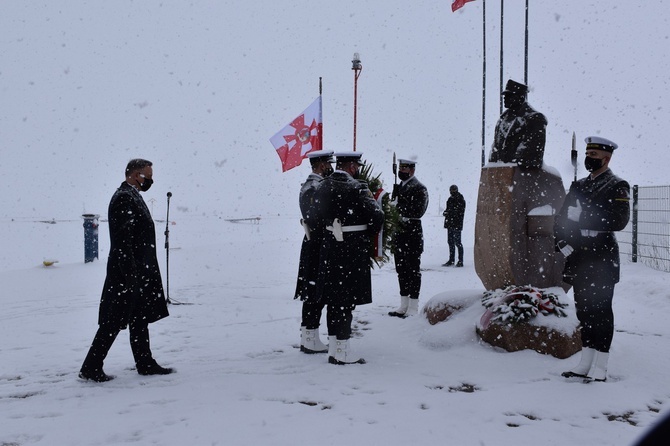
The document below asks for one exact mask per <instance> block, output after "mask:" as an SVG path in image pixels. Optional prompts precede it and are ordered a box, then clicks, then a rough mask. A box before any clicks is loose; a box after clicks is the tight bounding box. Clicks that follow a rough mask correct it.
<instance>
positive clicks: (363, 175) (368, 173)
mask: <svg viewBox="0 0 670 446" xmlns="http://www.w3.org/2000/svg"><path fill="white" fill-rule="evenodd" d="M380 176H381V174H379V175H375V174H374V173H373V166H372V164H366V165H365V166H363V167H361V170H360V172H359V175H358V179H359V181H362V182H364V183H367V185H368V188H369V189H370V192H372V196H373V197H377V196H378V195H379V194H380V193H381V194H382V199H381V206H382V210H383V211H384V225H383V226H382V255H381V256H377V254H376V250H375V240H374V238H373V240H371V242H370V262H371V264H372V265H377V266H378V267H381V266H382V265H383V264H384V263H386V262H388V261H389V260H390V255H389V254H390V253H392V252H393V234H394V233H395V232H396V230H397V229H398V228H399V225H400V218H399V217H400V214H399V213H398V210H397V209H396V208H395V206H392V205H391V196H390V194H389V193H388V192H386V191H384V183H383V181H382V180H381V178H380Z"/></svg>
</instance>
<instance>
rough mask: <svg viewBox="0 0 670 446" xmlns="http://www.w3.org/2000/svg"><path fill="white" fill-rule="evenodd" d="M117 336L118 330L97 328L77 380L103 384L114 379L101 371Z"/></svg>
mask: <svg viewBox="0 0 670 446" xmlns="http://www.w3.org/2000/svg"><path fill="white" fill-rule="evenodd" d="M118 334H119V332H118V330H114V329H108V328H107V327H100V328H98V331H97V332H96V334H95V337H94V338H93V343H92V344H91V348H89V349H88V354H87V355H86V359H84V363H83V364H82V365H81V370H80V371H79V378H81V379H85V380H87V381H95V382H98V383H104V382H107V381H111V380H112V379H114V376H112V375H107V374H106V373H105V372H104V371H103V370H102V364H103V362H104V361H105V358H106V357H107V352H109V349H110V348H111V347H112V344H113V343H114V340H115V339H116V335H118Z"/></svg>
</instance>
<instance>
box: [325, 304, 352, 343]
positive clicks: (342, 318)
mask: <svg viewBox="0 0 670 446" xmlns="http://www.w3.org/2000/svg"><path fill="white" fill-rule="evenodd" d="M354 308H356V305H353V304H344V305H340V304H329V305H328V314H327V315H326V319H327V321H328V336H335V337H336V338H337V339H339V340H340V341H344V340H347V339H349V338H350V337H351V322H352V321H353V319H354V315H353V311H354Z"/></svg>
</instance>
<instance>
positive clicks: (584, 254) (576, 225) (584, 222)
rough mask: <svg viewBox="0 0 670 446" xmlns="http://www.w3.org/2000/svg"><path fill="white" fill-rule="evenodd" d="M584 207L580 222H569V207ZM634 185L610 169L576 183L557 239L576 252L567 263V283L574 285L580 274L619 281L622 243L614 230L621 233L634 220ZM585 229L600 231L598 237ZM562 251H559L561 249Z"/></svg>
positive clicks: (557, 226) (557, 220) (559, 222)
mask: <svg viewBox="0 0 670 446" xmlns="http://www.w3.org/2000/svg"><path fill="white" fill-rule="evenodd" d="M577 200H579V203H580V205H581V207H582V212H581V214H580V217H579V221H578V222H574V221H572V220H569V219H568V215H567V214H568V207H570V206H576V204H577ZM629 200H630V185H629V184H628V183H627V182H626V181H624V180H622V179H621V178H619V177H617V176H616V175H614V174H613V173H612V171H611V170H610V169H607V170H606V171H605V172H603V173H602V174H600V175H598V176H597V177H596V178H595V179H593V180H592V179H591V178H590V177H586V178H582V179H581V180H578V181H575V182H574V183H572V186H570V191H569V192H568V195H567V196H566V197H565V201H564V202H563V206H562V207H561V210H560V211H559V212H558V214H556V218H555V223H554V238H555V240H556V243H557V244H558V243H560V242H561V241H564V242H566V243H567V244H569V245H570V246H572V248H573V249H574V251H573V253H572V254H570V255H569V256H568V257H567V259H566V262H565V268H564V270H563V280H564V281H565V282H566V283H569V284H572V283H573V279H574V277H575V276H576V275H577V274H583V275H598V276H599V277H604V278H609V279H610V280H611V283H612V284H614V283H617V282H618V281H619V269H620V268H619V244H618V243H617V240H616V237H615V236H614V233H613V231H621V230H622V229H624V228H625V227H626V225H627V224H628V220H629V219H630V203H629ZM582 230H591V231H598V232H599V234H598V235H597V236H595V237H586V236H584V235H582ZM557 249H558V248H557Z"/></svg>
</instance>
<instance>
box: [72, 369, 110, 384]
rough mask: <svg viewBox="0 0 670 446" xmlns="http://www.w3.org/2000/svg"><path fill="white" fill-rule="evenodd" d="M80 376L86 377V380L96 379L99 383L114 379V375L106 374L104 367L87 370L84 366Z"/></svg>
mask: <svg viewBox="0 0 670 446" xmlns="http://www.w3.org/2000/svg"><path fill="white" fill-rule="evenodd" d="M79 378H81V379H84V380H86V381H95V382H97V383H104V382H107V381H111V380H113V379H114V376H112V375H108V374H106V373H105V372H103V371H102V369H98V370H85V369H83V368H82V369H81V370H80V371H79Z"/></svg>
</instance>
